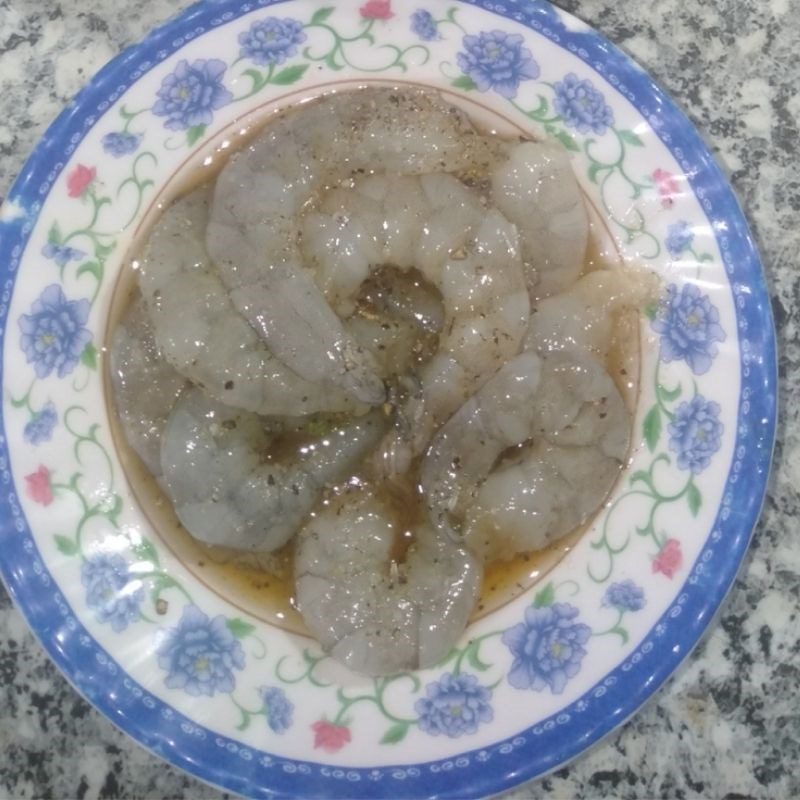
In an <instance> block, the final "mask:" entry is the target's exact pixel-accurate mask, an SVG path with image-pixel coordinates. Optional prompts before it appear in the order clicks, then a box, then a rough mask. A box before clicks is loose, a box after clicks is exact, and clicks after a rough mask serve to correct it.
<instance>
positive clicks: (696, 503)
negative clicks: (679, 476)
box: [686, 483, 703, 517]
mask: <svg viewBox="0 0 800 800" xmlns="http://www.w3.org/2000/svg"><path fill="white" fill-rule="evenodd" d="M686 500H687V501H688V502H689V511H691V512H692V516H693V517H696V516H697V514H698V513H699V511H700V506H702V505H703V495H701V494H700V490H699V489H698V488H697V487H696V486H695V485H694V484H693V483H690V484H689V486H688V488H687V490H686Z"/></svg>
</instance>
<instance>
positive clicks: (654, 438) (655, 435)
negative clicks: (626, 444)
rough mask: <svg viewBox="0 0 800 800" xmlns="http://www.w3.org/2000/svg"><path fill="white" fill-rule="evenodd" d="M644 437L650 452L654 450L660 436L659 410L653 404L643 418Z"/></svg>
mask: <svg viewBox="0 0 800 800" xmlns="http://www.w3.org/2000/svg"><path fill="white" fill-rule="evenodd" d="M642 427H643V429H644V439H645V441H646V442H647V447H648V449H649V450H650V452H651V453H652V452H654V451H655V449H656V445H657V444H658V440H659V439H660V438H661V411H660V410H659V408H658V406H653V407H652V408H651V409H650V411H648V412H647V416H646V417H645V418H644V425H643V426H642Z"/></svg>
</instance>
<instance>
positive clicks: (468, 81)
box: [451, 75, 478, 92]
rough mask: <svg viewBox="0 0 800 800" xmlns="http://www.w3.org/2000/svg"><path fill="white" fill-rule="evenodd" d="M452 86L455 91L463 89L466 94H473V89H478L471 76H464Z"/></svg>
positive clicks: (457, 79)
mask: <svg viewBox="0 0 800 800" xmlns="http://www.w3.org/2000/svg"><path fill="white" fill-rule="evenodd" d="M451 86H453V88H455V89H463V90H464V91H465V92H471V91H472V90H473V89H477V88H478V84H477V83H475V81H474V80H472V78H470V77H469V75H462V76H461V77H460V78H456V79H455V80H454V81H453V83H452V84H451Z"/></svg>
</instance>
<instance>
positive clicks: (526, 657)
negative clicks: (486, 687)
mask: <svg viewBox="0 0 800 800" xmlns="http://www.w3.org/2000/svg"><path fill="white" fill-rule="evenodd" d="M578 613H579V612H578V609H577V608H575V606H573V605H571V604H570V603H553V604H552V605H548V606H543V607H541V608H527V609H525V619H524V621H523V622H520V623H519V624H518V625H514V627H513V628H509V629H508V630H507V631H506V632H505V633H504V634H503V644H504V645H506V647H508V649H509V650H510V651H511V654H512V655H513V656H514V661H513V663H512V664H511V670H510V671H509V673H508V682H509V683H510V684H511V685H512V686H513V687H514V688H516V689H533V690H534V691H537V692H540V691H542V689H545V688H548V687H549V689H550V691H551V692H552V693H553V694H561V692H563V691H564V687H565V686H566V685H567V681H568V680H569V679H570V678H574V677H575V675H577V674H578V671H579V670H580V668H581V661H582V660H583V657H584V656H585V655H586V650H585V648H584V647H583V645H585V644H586V642H587V641H588V640H589V637H590V636H591V634H592V631H591V628H590V627H589V626H588V625H584V624H583V623H582V622H576V621H575V619H576V617H577V616H578Z"/></svg>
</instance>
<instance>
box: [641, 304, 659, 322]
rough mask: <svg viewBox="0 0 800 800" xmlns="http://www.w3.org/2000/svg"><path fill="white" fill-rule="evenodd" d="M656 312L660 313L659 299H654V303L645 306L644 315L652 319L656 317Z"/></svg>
mask: <svg viewBox="0 0 800 800" xmlns="http://www.w3.org/2000/svg"><path fill="white" fill-rule="evenodd" d="M656 314H658V302H657V301H654V302H652V303H648V304H647V305H646V306H645V307H644V315H645V316H646V317H647V319H649V320H651V321H652V320H654V319H655V318H656Z"/></svg>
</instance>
